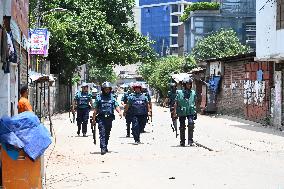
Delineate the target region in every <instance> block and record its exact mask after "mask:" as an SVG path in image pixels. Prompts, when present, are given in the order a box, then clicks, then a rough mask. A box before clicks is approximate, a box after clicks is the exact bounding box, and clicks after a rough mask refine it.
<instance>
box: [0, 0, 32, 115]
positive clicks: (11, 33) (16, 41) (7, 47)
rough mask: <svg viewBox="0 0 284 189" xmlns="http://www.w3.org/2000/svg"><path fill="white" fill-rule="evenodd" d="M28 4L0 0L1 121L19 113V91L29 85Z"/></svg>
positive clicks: (27, 2)
mask: <svg viewBox="0 0 284 189" xmlns="http://www.w3.org/2000/svg"><path fill="white" fill-rule="evenodd" d="M28 12H29V1H28V0H21V1H17V0H9V1H6V0H0V44H1V45H0V49H1V50H0V52H1V53H0V68H2V69H0V80H1V84H0V91H1V94H0V117H1V116H3V115H8V116H13V115H15V114H17V113H18V109H17V105H18V98H19V88H20V87H21V85H23V84H26V83H27V65H28V51H27V47H28V45H27V43H28Z"/></svg>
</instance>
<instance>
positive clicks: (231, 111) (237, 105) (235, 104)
mask: <svg viewBox="0 0 284 189" xmlns="http://www.w3.org/2000/svg"><path fill="white" fill-rule="evenodd" d="M244 65H245V62H244V61H238V62H229V63H226V62H225V63H224V74H223V76H222V80H221V87H220V93H219V94H218V95H217V111H218V112H219V113H222V114H228V115H235V116H241V117H244V107H245V104H244V100H243V96H244V87H243V80H244V78H245V66H244Z"/></svg>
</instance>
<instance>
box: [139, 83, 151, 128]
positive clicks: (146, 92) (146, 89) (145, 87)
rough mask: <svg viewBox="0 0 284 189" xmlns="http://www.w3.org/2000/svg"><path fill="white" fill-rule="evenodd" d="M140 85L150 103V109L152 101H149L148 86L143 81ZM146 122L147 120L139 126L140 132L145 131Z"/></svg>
mask: <svg viewBox="0 0 284 189" xmlns="http://www.w3.org/2000/svg"><path fill="white" fill-rule="evenodd" d="M141 87H142V93H143V94H144V95H145V96H146V97H147V99H148V102H149V104H150V108H151V110H152V101H151V96H150V93H149V91H148V87H147V85H146V84H145V83H143V84H142V85H141ZM148 119H149V116H148ZM146 123H147V122H145V125H143V126H142V127H141V128H140V132H141V133H145V127H146Z"/></svg>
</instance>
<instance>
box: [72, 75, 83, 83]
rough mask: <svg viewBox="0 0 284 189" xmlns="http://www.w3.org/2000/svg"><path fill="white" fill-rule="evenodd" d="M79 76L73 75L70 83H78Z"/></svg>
mask: <svg viewBox="0 0 284 189" xmlns="http://www.w3.org/2000/svg"><path fill="white" fill-rule="evenodd" d="M80 79H81V77H80V76H79V75H74V76H73V77H72V79H71V83H72V85H75V84H76V83H78V82H79V81H80Z"/></svg>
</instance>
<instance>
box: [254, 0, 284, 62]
mask: <svg viewBox="0 0 284 189" xmlns="http://www.w3.org/2000/svg"><path fill="white" fill-rule="evenodd" d="M276 6H277V5H276V2H275V1H267V0H257V1H256V10H257V11H256V57H257V58H258V59H264V60H265V59H277V58H281V59H284V42H283V39H284V29H282V30H276Z"/></svg>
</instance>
